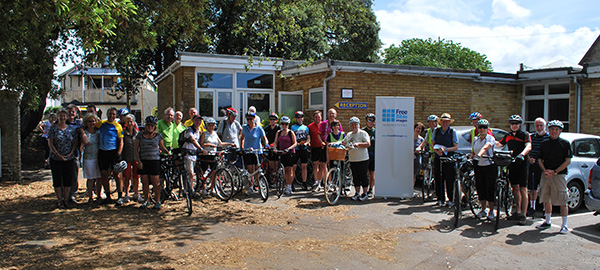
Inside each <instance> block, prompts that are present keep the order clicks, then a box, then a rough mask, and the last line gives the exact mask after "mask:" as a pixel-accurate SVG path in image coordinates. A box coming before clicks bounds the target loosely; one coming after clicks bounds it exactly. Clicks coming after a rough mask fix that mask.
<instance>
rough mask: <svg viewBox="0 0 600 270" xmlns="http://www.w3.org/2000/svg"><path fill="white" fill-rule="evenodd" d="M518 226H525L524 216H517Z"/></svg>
mask: <svg viewBox="0 0 600 270" xmlns="http://www.w3.org/2000/svg"><path fill="white" fill-rule="evenodd" d="M517 224H519V225H527V221H526V220H525V216H524V215H519V221H518V222H517Z"/></svg>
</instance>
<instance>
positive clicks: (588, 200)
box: [585, 159, 600, 215]
mask: <svg viewBox="0 0 600 270" xmlns="http://www.w3.org/2000/svg"><path fill="white" fill-rule="evenodd" d="M585 206H586V207H587V208H588V209H590V210H591V211H594V215H598V214H600V159H598V160H597V161H596V164H594V166H593V167H592V169H591V170H590V177H589V181H588V189H587V190H586V191H585Z"/></svg>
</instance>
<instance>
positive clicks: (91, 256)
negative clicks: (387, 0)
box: [0, 171, 600, 269]
mask: <svg viewBox="0 0 600 270" xmlns="http://www.w3.org/2000/svg"><path fill="white" fill-rule="evenodd" d="M35 174H36V175H44V174H46V176H44V177H41V178H39V177H38V178H39V179H42V180H43V179H46V180H47V179H48V177H47V172H44V171H42V172H35ZM48 185H50V183H49V182H47V181H36V182H31V183H28V184H26V185H19V186H14V185H12V186H11V185H4V186H3V187H2V188H4V189H6V190H11V191H12V192H15V190H17V191H16V192H21V191H20V190H26V189H28V188H29V189H31V187H35V188H37V189H42V188H43V187H45V186H48ZM81 187H82V188H83V186H82V185H81ZM48 190H49V191H48V192H45V193H44V195H43V196H40V197H38V198H23V197H26V196H20V197H17V198H12V199H11V198H9V197H3V198H8V199H0V234H1V235H2V240H0V244H1V246H2V248H1V249H0V257H1V258H2V261H0V268H11V267H14V268H33V269H35V268H70V269H74V268H78V269H80V268H92V267H100V268H126V269H130V268H131V269H140V268H141V269H181V268H184V269H197V268H202V269H244V268H247V269H315V268H320V269H392V268H394V269H407V268H410V269H442V268H458V269H543V268H545V266H546V265H547V267H551V268H553V269H598V266H599V265H600V245H599V244H600V216H598V217H595V216H593V215H592V213H590V212H586V211H581V213H576V214H573V215H571V216H570V217H569V225H570V227H571V228H572V232H571V233H570V234H568V235H561V234H558V230H559V228H558V226H556V225H555V226H553V227H552V228H550V229H548V230H545V231H540V230H537V229H535V228H534V224H533V221H531V219H529V220H528V221H529V224H528V225H526V226H518V225H516V224H515V223H514V222H512V221H506V220H503V221H502V223H501V228H500V229H499V231H498V232H497V233H493V232H492V229H493V225H492V224H491V223H489V222H485V221H480V220H477V219H475V218H473V216H472V215H471V214H470V213H467V212H465V215H466V216H465V217H464V218H463V219H461V220H460V223H459V226H458V228H453V227H452V226H451V224H450V221H451V214H450V213H449V208H440V207H435V206H434V205H433V203H425V204H423V203H421V201H420V198H416V199H414V200H398V199H387V200H384V199H374V200H370V201H368V202H353V201H351V200H350V199H349V198H344V199H342V200H341V201H340V204H339V205H336V206H327V205H326V202H324V201H323V198H322V197H323V196H322V195H321V194H313V193H311V192H297V193H295V194H294V195H292V196H291V197H283V198H281V199H277V198H270V199H269V201H267V202H266V203H262V202H261V201H260V200H259V199H258V198H255V197H240V198H239V199H236V200H233V201H230V202H228V203H223V202H219V201H217V200H215V199H206V200H204V201H202V202H200V201H197V202H195V203H194V206H195V212H194V214H193V215H192V216H189V217H188V216H186V215H185V214H184V213H183V212H184V205H183V203H181V202H168V203H167V204H168V205H166V206H165V207H164V209H162V210H161V211H152V210H142V209H139V208H138V207H137V205H135V204H131V205H128V206H126V207H121V208H117V207H114V206H108V207H105V206H97V205H88V204H80V205H78V206H77V207H76V208H75V209H70V210H66V211H65V210H57V209H55V205H54V198H53V195H52V193H51V189H48ZM22 205H27V207H24V206H23V207H21V206H22ZM538 214H540V213H538ZM538 222H540V219H537V220H535V223H536V224H537V223H538ZM553 224H560V217H558V218H553Z"/></svg>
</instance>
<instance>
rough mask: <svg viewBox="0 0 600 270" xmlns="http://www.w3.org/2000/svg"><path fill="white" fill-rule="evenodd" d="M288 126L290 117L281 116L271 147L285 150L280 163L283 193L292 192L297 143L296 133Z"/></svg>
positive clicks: (288, 193)
mask: <svg viewBox="0 0 600 270" xmlns="http://www.w3.org/2000/svg"><path fill="white" fill-rule="evenodd" d="M289 126H290V118H289V117H287V116H284V117H281V130H279V131H278V132H277V134H276V135H275V140H274V141H273V147H275V148H276V149H279V150H282V151H285V153H284V154H283V155H281V163H282V164H283V167H284V171H285V184H286V187H285V190H284V194H286V195H290V194H292V182H294V170H295V166H294V165H295V164H296V162H295V161H296V158H295V157H294V155H295V151H296V149H295V147H296V145H297V144H298V143H297V140H296V134H295V133H294V132H293V131H291V129H289V128H288V127H289Z"/></svg>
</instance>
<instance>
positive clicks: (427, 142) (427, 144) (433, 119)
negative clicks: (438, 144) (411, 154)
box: [416, 114, 440, 153]
mask: <svg viewBox="0 0 600 270" xmlns="http://www.w3.org/2000/svg"><path fill="white" fill-rule="evenodd" d="M439 123H440V119H439V117H437V115H435V114H432V115H430V116H429V117H427V126H428V128H427V129H426V130H425V137H424V138H423V139H424V140H423V142H422V143H421V145H419V147H418V148H417V149H416V150H417V151H422V150H426V149H429V151H430V152H431V153H433V144H431V138H432V135H433V131H434V130H435V128H437V127H439Z"/></svg>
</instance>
